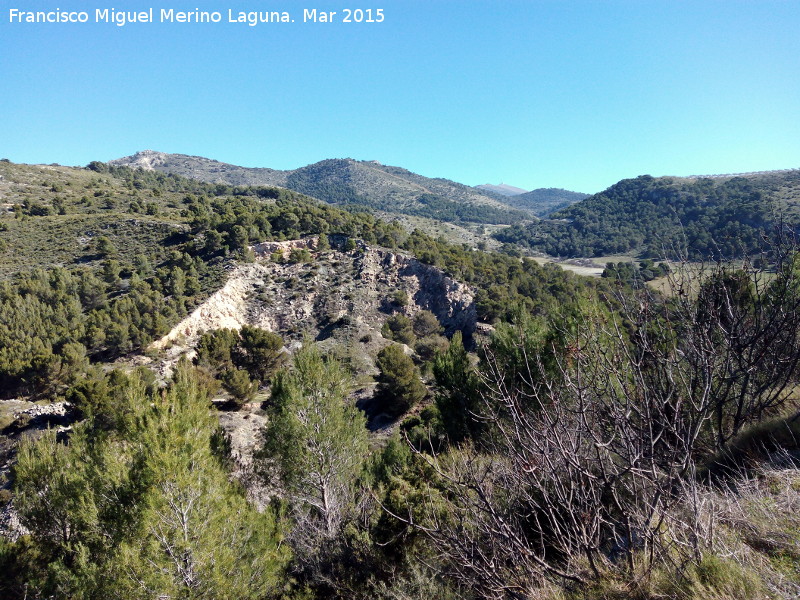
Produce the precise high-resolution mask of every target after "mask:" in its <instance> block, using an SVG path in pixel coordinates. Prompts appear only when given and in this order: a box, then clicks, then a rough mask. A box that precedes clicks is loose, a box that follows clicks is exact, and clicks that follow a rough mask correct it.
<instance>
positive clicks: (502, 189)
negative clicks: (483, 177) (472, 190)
mask: <svg viewBox="0 0 800 600" xmlns="http://www.w3.org/2000/svg"><path fill="white" fill-rule="evenodd" d="M475 187H476V188H478V189H479V190H483V191H486V192H494V193H495V194H500V195H501V196H519V195H520V194H524V193H525V192H527V191H528V190H523V189H522V188H518V187H514V186H513V185H507V184H505V183H501V184H500V185H493V184H491V183H484V184H483V185H476V186H475Z"/></svg>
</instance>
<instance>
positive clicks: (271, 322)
mask: <svg viewBox="0 0 800 600" xmlns="http://www.w3.org/2000/svg"><path fill="white" fill-rule="evenodd" d="M334 245H336V243H335V241H334ZM316 246H317V239H316V238H306V239H304V240H292V241H287V242H268V243H264V244H258V245H257V246H254V247H253V248H252V249H253V251H254V254H255V255H256V256H257V259H256V261H255V262H253V263H250V264H242V265H239V266H237V267H236V268H235V269H234V270H233V271H232V272H231V274H230V276H229V278H228V281H227V282H226V283H225V285H224V286H223V287H222V289H220V290H219V291H217V292H216V293H214V294H212V295H211V297H210V298H209V299H208V300H207V301H206V302H204V303H203V304H202V305H200V306H199V307H197V308H196V309H195V310H194V311H193V312H192V313H191V314H190V315H189V316H188V317H186V318H185V319H184V320H183V321H182V322H181V323H180V324H179V325H178V326H177V327H175V328H174V329H173V330H172V331H171V332H170V333H169V334H167V335H166V336H165V337H164V338H162V339H161V340H159V341H157V342H155V343H154V345H153V346H154V347H155V348H156V349H162V350H166V351H167V353H168V356H169V357H173V358H174V357H177V356H178V355H180V354H182V353H184V352H187V351H191V349H192V348H193V347H194V346H195V344H196V343H197V340H198V338H199V336H200V335H201V334H202V333H203V332H205V331H208V330H211V329H219V328H232V329H239V328H241V327H242V326H243V325H246V324H247V325H254V326H257V327H261V328H264V329H268V330H270V331H275V332H278V333H280V334H281V335H283V336H284V338H287V339H293V338H294V339H300V338H302V337H303V336H304V335H311V336H312V337H315V338H317V339H323V338H324V336H325V331H326V330H327V329H330V328H331V327H333V326H335V325H336V324H337V323H339V324H340V323H344V322H347V324H348V325H350V326H353V327H356V328H360V329H363V331H360V332H359V336H360V337H365V336H366V335H368V334H369V333H370V332H374V333H375V334H376V336H377V337H380V334H379V333H378V332H379V331H380V328H381V326H382V325H383V323H384V322H385V320H386V318H387V316H388V315H389V314H390V313H392V312H398V311H400V312H405V313H406V314H408V315H413V314H414V313H416V312H417V311H420V310H423V309H424V310H429V311H431V312H432V313H433V314H434V315H436V317H437V318H438V319H439V322H440V323H441V324H442V326H443V327H444V329H445V331H446V333H448V334H452V333H454V332H455V331H457V330H461V331H463V332H464V333H465V334H466V335H467V336H469V335H471V334H472V333H473V332H474V331H475V327H476V320H477V317H476V310H475V300H474V293H473V290H472V289H471V288H469V287H468V286H467V285H465V284H463V283H461V282H458V281H455V280H454V279H452V278H451V277H449V276H447V275H446V274H445V273H444V272H442V271H441V269H438V268H436V267H433V266H430V265H426V264H424V263H421V262H420V261H418V260H417V259H416V258H413V257H411V256H408V255H406V254H403V253H400V252H394V251H389V250H385V249H381V248H372V247H368V246H365V245H363V244H359V245H358V246H357V247H356V249H355V250H352V251H349V252H345V251H342V250H331V251H328V252H325V253H314V256H313V260H312V261H311V262H308V263H297V264H292V263H286V262H284V261H279V262H273V261H271V260H270V259H269V257H270V256H272V255H274V254H275V253H276V252H280V253H282V254H284V256H286V253H287V252H288V251H290V250H291V249H292V248H305V249H309V250H311V251H313V250H314V249H315V248H316ZM398 290H403V291H405V292H406V295H407V296H408V298H409V303H408V305H407V306H397V305H396V304H393V303H392V300H391V298H392V296H393V294H394V293H395V292H396V291H398Z"/></svg>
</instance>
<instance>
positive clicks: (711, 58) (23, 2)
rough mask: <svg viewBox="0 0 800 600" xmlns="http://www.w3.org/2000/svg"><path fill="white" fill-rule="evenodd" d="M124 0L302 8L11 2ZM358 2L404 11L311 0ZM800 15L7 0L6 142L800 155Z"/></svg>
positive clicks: (234, 157) (599, 6)
mask: <svg viewBox="0 0 800 600" xmlns="http://www.w3.org/2000/svg"><path fill="white" fill-rule="evenodd" d="M111 7H114V8H116V9H118V10H142V9H144V8H149V7H153V8H154V9H155V13H156V18H158V11H159V9H161V8H166V9H169V8H173V9H175V10H193V9H195V8H199V9H200V10H216V11H220V12H221V13H222V14H223V21H225V20H227V11H228V9H232V10H233V11H234V12H238V11H252V10H265V9H266V10H280V11H284V10H285V11H288V12H290V14H291V16H292V17H293V18H295V23H290V24H261V25H258V26H256V27H248V26H247V25H241V24H229V23H220V24H214V25H209V24H163V23H153V24H130V25H127V26H125V27H117V26H115V25H113V24H104V23H100V24H97V23H87V24H80V25H71V24H19V23H15V24H10V23H9V9H10V8H19V9H21V10H55V9H57V8H59V9H61V10H86V11H88V12H89V13H90V16H91V18H92V19H93V17H94V9H95V8H101V9H102V8H111ZM265 7H266V8H265ZM346 7H351V8H359V7H360V8H363V9H367V8H371V9H373V10H375V9H378V8H382V9H383V11H384V14H385V21H384V22H383V23H380V24H377V23H375V24H366V23H360V24H358V23H352V24H345V23H341V22H334V23H329V24H322V23H317V24H312V23H302V15H303V9H304V8H317V9H318V10H335V11H337V13H338V17H341V16H342V14H343V12H342V8H346ZM799 31H800V1H797V0H792V1H782V2H777V1H769V0H760V1H755V0H753V1H747V2H744V1H736V0H725V1H713V2H712V1H694V2H689V1H680V0H669V1H647V0H627V1H622V0H619V1H618V0H604V1H594V2H590V1H581V2H578V1H571V0H562V1H552V2H550V1H543V0H542V1H539V0H527V1H516V0H507V1H506V0H494V1H491V2H489V1H483V0H480V1H478V0H460V1H450V0H427V1H419V0H403V1H396V0H386V1H380V2H374V1H373V0H362V1H360V2H352V3H351V2H329V1H327V0H320V1H319V2H314V1H313V0H308V1H304V2H297V1H296V0H270V1H269V2H252V1H249V0H241V1H239V2H236V0H225V1H220V2H216V1H215V2H209V1H206V0H195V1H194V2H191V3H187V4H179V3H177V0H164V2H162V3H160V2H159V1H158V0H151V1H146V2H141V1H139V0H129V1H125V0H120V1H119V2H117V3H103V0H88V1H87V0H82V1H77V0H52V1H45V2H43V1H40V0H11V1H8V0H0V90H1V91H0V156H2V157H8V158H10V159H11V160H12V161H15V162H31V163H50V162H58V163H61V164H69V165H85V164H86V163H88V162H89V161H91V160H109V159H112V158H118V157H121V156H125V155H128V154H132V153H133V152H135V151H137V150H142V149H145V148H149V149H154V150H161V151H164V152H178V153H184V154H195V155H201V156H207V157H210V158H214V159H217V160H222V161H225V162H230V163H234V164H240V165H245V166H252V167H256V166H259V167H271V168H280V169H290V168H296V167H300V166H303V165H306V164H310V163H313V162H316V161H318V160H322V159H324V158H344V157H351V158H356V159H363V160H379V161H381V162H383V163H385V164H392V165H398V166H402V167H405V168H408V169H410V170H412V171H415V172H418V173H421V174H423V175H427V176H431V177H446V178H449V179H454V180H456V181H460V182H463V183H467V184H470V185H476V184H481V183H487V182H490V183H500V182H505V183H508V184H511V185H516V186H519V187H523V188H526V189H533V188H537V187H564V188H568V189H573V190H577V191H583V192H596V191H600V190H602V189H604V188H606V187H608V186H609V185H611V184H613V183H615V182H616V181H618V180H620V179H623V178H626V177H635V176H637V175H641V174H645V173H647V174H651V175H667V174H670V175H691V174H712V173H731V172H745V171H756V170H769V169H785V168H798V167H800V35H798V32H799Z"/></svg>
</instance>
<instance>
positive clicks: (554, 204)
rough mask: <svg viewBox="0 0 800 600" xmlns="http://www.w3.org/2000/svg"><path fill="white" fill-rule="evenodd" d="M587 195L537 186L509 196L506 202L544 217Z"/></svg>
mask: <svg viewBox="0 0 800 600" xmlns="http://www.w3.org/2000/svg"><path fill="white" fill-rule="evenodd" d="M588 197H589V194H582V193H581V192H570V191H569V190H562V189H560V188H538V189H535V190H532V191H530V192H525V193H524V194H519V195H514V196H511V197H509V198H508V199H507V200H506V202H508V205H509V206H513V207H514V208H518V209H520V210H528V211H530V212H532V213H533V214H534V215H536V216H537V217H541V218H544V217H547V216H549V215H550V214H552V213H554V212H556V211H558V210H561V209H563V208H566V207H568V206H570V205H571V204H575V203H576V202H580V201H581V200H584V199H586V198H588Z"/></svg>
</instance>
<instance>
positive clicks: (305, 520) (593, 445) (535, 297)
mask: <svg viewBox="0 0 800 600" xmlns="http://www.w3.org/2000/svg"><path fill="white" fill-rule="evenodd" d="M797 186H798V177H797V171H786V172H775V173H759V174H754V175H746V176H741V177H724V178H715V179H713V180H712V179H710V178H658V179H656V178H649V177H646V176H643V177H640V178H638V179H635V180H624V181H622V182H620V183H618V184H616V185H615V186H612V187H611V188H609V189H608V190H605V191H604V192H601V193H600V194H595V195H592V196H586V197H582V198H578V196H576V195H575V193H572V192H567V191H565V190H534V191H533V192H529V193H526V194H516V193H515V194H514V195H507V196H503V195H502V194H501V195H498V194H497V191H496V190H495V191H493V190H492V189H491V188H490V189H485V190H479V189H476V188H470V187H468V186H463V185H460V184H457V183H454V182H450V181H447V180H440V179H428V178H424V177H421V176H419V175H416V174H413V173H411V172H409V171H406V170H404V169H401V168H399V167H386V166H384V165H380V164H379V163H375V162H364V161H351V160H331V161H322V162H321V163H317V164H315V165H310V166H308V167H304V168H301V169H297V170H293V171H275V170H270V169H245V168H242V167H235V166H233V165H225V164H223V163H218V162H216V161H210V160H208V159H202V158H199V157H188V156H184V155H166V154H161V153H155V152H140V153H137V154H136V155H134V156H133V157H129V159H122V160H121V161H112V162H111V163H101V162H93V163H90V164H89V165H88V166H87V167H86V168H77V167H62V166H57V165H50V166H44V165H19V164H14V163H11V162H9V161H3V162H0V204H2V209H1V210H0V427H1V429H0V484H1V485H0V503H2V512H1V513H0V533H1V534H2V536H1V537H0V565H2V569H0V591H1V592H2V594H4V597H9V598H20V599H23V598H26V597H33V596H30V595H29V591H31V590H35V594H37V596H36V597H41V598H44V597H53V596H55V597H70V598H87V599H90V598H101V597H120V598H135V597H151V594H150V591H151V590H155V589H158V590H160V591H159V593H160V594H161V595H162V596H164V597H187V598H188V597H210V598H237V599H238V598H253V599H259V600H266V599H274V600H278V599H283V600H301V599H302V600H308V599H313V598H347V599H348V600H350V599H358V598H363V599H364V600H367V599H368V598H369V599H372V598H383V599H385V600H396V599H398V598H420V599H421V598H427V597H436V598H452V599H454V600H455V599H456V598H467V599H469V600H484V599H489V598H500V597H509V598H511V597H516V598H526V600H527V599H528V598H534V597H537V598H552V599H554V600H556V599H557V600H578V599H579V598H580V599H587V598H588V599H596V600H603V599H608V598H621V597H631V596H630V594H633V596H634V597H641V598H648V599H651V598H652V599H654V598H662V597H676V598H687V599H691V600H708V599H709V598H729V597H730V598H736V599H737V600H746V599H749V598H755V597H759V598H760V597H768V598H778V599H783V598H786V599H789V598H794V597H796V591H797V590H798V589H800V587H798V586H800V575H798V573H800V572H798V570H797V565H798V564H800V563H798V557H800V553H799V552H798V550H797V548H798V547H799V546H798V544H800V538H798V534H797V532H798V531H800V523H799V522H798V519H797V515H798V514H800V512H798V510H797V509H798V507H800V504H798V503H800V487H798V481H799V480H800V478H799V476H798V469H797V467H798V464H800V444H798V440H800V425H798V423H800V420H798V411H799V410H800V396H798V394H797V389H798V376H800V294H798V290H799V289H800V286H798V278H800V268H798V258H797V257H798V256H800V255H798V252H797V247H796V246H795V245H794V242H793V239H792V234H793V233H794V232H795V229H794V228H795V227H796V224H795V222H794V221H793V220H792V219H793V218H794V216H793V215H794V214H795V212H796V209H797V202H798V199H799V198H800V196H798V195H797V194H798V189H800V188H798V187H797ZM484 187H487V186H484ZM506 187H508V186H506ZM503 191H505V192H509V190H508V189H504V190H503ZM511 191H514V190H511ZM517 191H521V190H517ZM534 192H540V193H539V194H538V199H535V200H536V202H538V204H532V203H530V202H532V201H531V199H530V198H528V199H526V198H524V196H528V195H529V194H534ZM534 195H535V194H534ZM515 198H516V199H517V200H516V201H515V200H514V199H515ZM548 203H549V204H548ZM561 203H566V204H568V205H569V206H567V207H566V208H561V209H558V208H557V206H558V205H559V204H561ZM550 210H556V212H555V213H553V214H552V215H550V213H549V211H550ZM520 211H524V215H523V213H522V212H520ZM536 211H541V212H539V214H538V217H537V215H536V214H534V213H535V212H536ZM539 217H541V218H539ZM776 224H780V225H781V226H783V227H784V229H782V230H780V231H781V232H782V233H784V234H785V235H783V236H782V237H781V236H773V233H774V231H775V226H776ZM701 231H702V232H704V233H705V234H706V235H705V237H704V236H701V235H700V233H699V232H701ZM676 236H677V237H676ZM680 236H683V237H682V239H683V240H684V241H685V242H686V245H685V246H680V244H679V242H680V239H681V237H680ZM657 242H660V243H661V244H662V245H661V246H658V244H657ZM670 244H672V245H670ZM762 244H763V245H762ZM657 247H661V248H672V249H673V250H674V252H664V253H659V252H657V251H656V248H657ZM545 251H546V252H549V253H550V254H549V255H547V254H545ZM681 259H683V260H681ZM700 260H704V261H705V267H704V268H702V269H700V268H699V267H697V266H696V265H699V264H700V263H699V262H697V263H695V262H694V261H700ZM765 507H769V508H768V509H767V508H765ZM176 548H180V549H181V550H180V554H177V553H176V552H177V551H176ZM176 557H179V560H176ZM676 564H680V565H682V566H681V567H680V568H677V567H676V566H675V565H676ZM189 571H191V573H193V575H192V577H194V578H195V579H192V583H191V585H187V583H186V581H187V580H186V579H185V578H183V576H182V575H180V573H183V574H186V573H188V572H189ZM510 589H514V590H518V591H517V592H514V593H513V594H512V593H511V592H509V591H508V590H510ZM187 590H191V591H187ZM519 590H524V591H519ZM620 590H623V591H620ZM620 594H621V595H620Z"/></svg>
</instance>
